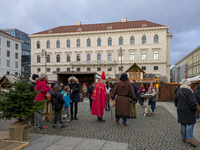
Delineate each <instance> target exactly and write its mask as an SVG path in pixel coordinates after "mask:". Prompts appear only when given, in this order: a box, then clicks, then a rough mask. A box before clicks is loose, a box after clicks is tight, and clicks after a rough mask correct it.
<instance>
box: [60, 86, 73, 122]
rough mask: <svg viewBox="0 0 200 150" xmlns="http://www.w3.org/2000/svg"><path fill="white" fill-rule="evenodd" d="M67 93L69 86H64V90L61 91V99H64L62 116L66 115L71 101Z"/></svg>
mask: <svg viewBox="0 0 200 150" xmlns="http://www.w3.org/2000/svg"><path fill="white" fill-rule="evenodd" d="M69 93H70V88H69V86H65V87H64V90H63V91H62V94H63V99H64V100H65V104H64V107H65V108H64V113H63V118H66V117H67V110H68V108H69V107H70V103H71V102H72V100H71V99H70V97H69Z"/></svg>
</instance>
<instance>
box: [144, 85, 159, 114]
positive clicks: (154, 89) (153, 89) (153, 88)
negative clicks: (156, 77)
mask: <svg viewBox="0 0 200 150" xmlns="http://www.w3.org/2000/svg"><path fill="white" fill-rule="evenodd" d="M147 93H149V94H154V96H153V97H152V98H150V99H149V105H151V110H152V112H153V113H154V110H155V108H156V101H157V94H158V89H157V87H156V86H155V85H153V83H150V86H149V89H148V91H147ZM153 113H152V114H153Z"/></svg>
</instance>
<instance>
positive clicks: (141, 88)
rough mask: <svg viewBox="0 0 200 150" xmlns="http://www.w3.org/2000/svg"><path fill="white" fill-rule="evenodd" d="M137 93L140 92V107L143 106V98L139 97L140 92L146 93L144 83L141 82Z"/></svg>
mask: <svg viewBox="0 0 200 150" xmlns="http://www.w3.org/2000/svg"><path fill="white" fill-rule="evenodd" d="M139 93H140V105H141V107H143V103H144V98H142V97H141V95H142V93H144V94H145V93H146V89H145V88H144V85H143V84H141V87H140V88H139Z"/></svg>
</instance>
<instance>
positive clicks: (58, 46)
mask: <svg viewBox="0 0 200 150" xmlns="http://www.w3.org/2000/svg"><path fill="white" fill-rule="evenodd" d="M56 48H60V41H59V40H58V41H57V42H56Z"/></svg>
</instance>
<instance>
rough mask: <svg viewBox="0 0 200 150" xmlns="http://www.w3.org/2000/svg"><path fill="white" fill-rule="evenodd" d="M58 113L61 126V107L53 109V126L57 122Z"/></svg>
mask: <svg viewBox="0 0 200 150" xmlns="http://www.w3.org/2000/svg"><path fill="white" fill-rule="evenodd" d="M58 115H59V118H60V125H61V126H62V124H63V118H62V109H60V110H55V111H54V122H53V123H54V126H56V123H57V120H58Z"/></svg>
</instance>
